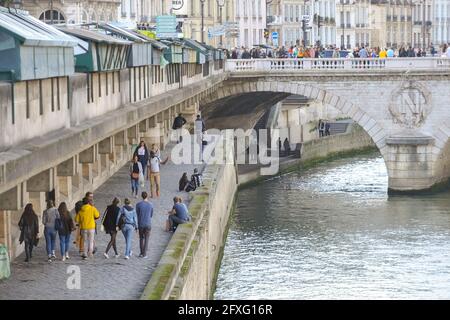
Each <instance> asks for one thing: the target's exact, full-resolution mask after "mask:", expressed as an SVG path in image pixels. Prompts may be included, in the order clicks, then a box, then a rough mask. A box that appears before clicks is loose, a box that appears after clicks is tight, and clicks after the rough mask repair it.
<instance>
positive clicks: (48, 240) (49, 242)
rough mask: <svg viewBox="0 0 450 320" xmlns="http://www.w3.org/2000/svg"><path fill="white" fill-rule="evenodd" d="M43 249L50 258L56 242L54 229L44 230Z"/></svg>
mask: <svg viewBox="0 0 450 320" xmlns="http://www.w3.org/2000/svg"><path fill="white" fill-rule="evenodd" d="M44 236H45V247H46V249H47V255H48V256H50V255H52V254H53V251H55V242H56V230H55V229H54V228H48V227H45V228H44Z"/></svg>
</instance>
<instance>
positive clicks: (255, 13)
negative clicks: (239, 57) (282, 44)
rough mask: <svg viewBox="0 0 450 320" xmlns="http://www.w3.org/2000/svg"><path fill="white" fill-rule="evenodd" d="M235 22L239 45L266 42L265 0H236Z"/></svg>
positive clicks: (249, 46) (244, 45) (245, 45)
mask: <svg viewBox="0 0 450 320" xmlns="http://www.w3.org/2000/svg"><path fill="white" fill-rule="evenodd" d="M235 12H236V22H237V25H238V28H239V36H238V39H237V42H238V45H239V46H240V47H247V48H251V47H252V46H253V45H258V44H266V38H265V37H264V29H266V27H267V23H266V17H267V14H266V0H236V1H235Z"/></svg>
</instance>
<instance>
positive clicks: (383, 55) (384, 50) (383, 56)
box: [380, 49, 387, 59]
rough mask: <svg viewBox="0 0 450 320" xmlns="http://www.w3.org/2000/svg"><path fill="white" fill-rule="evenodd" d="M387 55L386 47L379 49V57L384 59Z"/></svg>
mask: <svg viewBox="0 0 450 320" xmlns="http://www.w3.org/2000/svg"><path fill="white" fill-rule="evenodd" d="M386 56H387V52H386V49H381V51H380V59H384V58H386Z"/></svg>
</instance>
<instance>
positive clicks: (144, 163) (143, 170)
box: [139, 160, 148, 178]
mask: <svg viewBox="0 0 450 320" xmlns="http://www.w3.org/2000/svg"><path fill="white" fill-rule="evenodd" d="M139 162H140V163H141V165H142V174H143V175H144V178H145V170H146V169H147V162H148V160H147V161H139Z"/></svg>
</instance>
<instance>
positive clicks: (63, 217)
mask: <svg viewBox="0 0 450 320" xmlns="http://www.w3.org/2000/svg"><path fill="white" fill-rule="evenodd" d="M58 212H59V217H60V221H61V222H60V225H59V228H58V230H57V231H58V235H59V248H60V250H61V256H62V261H66V259H70V256H69V248H70V235H71V233H72V231H74V230H75V224H74V223H73V220H72V217H71V216H70V212H69V210H68V209H67V204H66V203H65V202H61V203H60V205H59V207H58Z"/></svg>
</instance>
